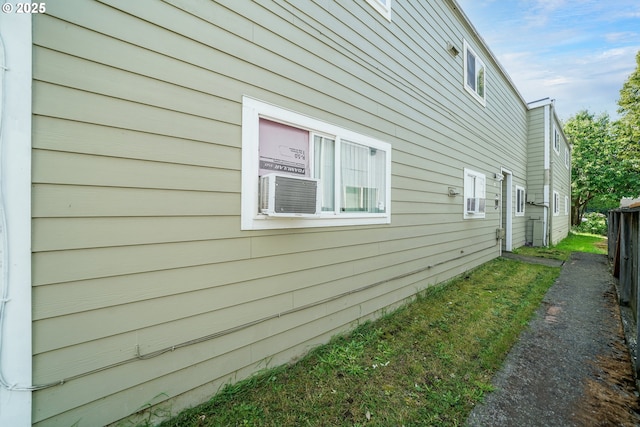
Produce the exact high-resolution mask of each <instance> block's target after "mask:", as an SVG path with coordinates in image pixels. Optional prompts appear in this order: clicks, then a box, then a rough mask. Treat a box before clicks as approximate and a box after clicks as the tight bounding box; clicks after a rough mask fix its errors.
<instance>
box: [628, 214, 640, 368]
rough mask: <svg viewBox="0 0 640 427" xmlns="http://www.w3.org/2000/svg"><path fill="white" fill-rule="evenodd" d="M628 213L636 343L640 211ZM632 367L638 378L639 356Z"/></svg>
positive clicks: (639, 306) (638, 330) (638, 336)
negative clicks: (629, 216)
mask: <svg viewBox="0 0 640 427" xmlns="http://www.w3.org/2000/svg"><path fill="white" fill-rule="evenodd" d="M630 215H632V217H633V221H632V227H631V233H632V238H631V240H632V242H631V246H632V248H633V249H632V252H633V253H632V254H631V255H632V259H631V277H630V279H631V283H630V286H631V287H632V289H633V292H634V293H635V305H636V306H635V310H634V312H633V313H634V317H635V325H636V343H637V342H639V341H638V339H640V328H638V319H640V292H639V290H640V211H639V210H636V211H635V212H633V213H631V214H630ZM634 368H635V374H636V378H640V377H638V374H639V373H640V358H638V357H635V362H634Z"/></svg>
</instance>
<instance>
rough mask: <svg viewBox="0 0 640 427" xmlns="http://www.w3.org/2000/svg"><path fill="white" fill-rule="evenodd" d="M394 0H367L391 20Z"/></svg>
mask: <svg viewBox="0 0 640 427" xmlns="http://www.w3.org/2000/svg"><path fill="white" fill-rule="evenodd" d="M392 1H393V0H386V1H380V0H367V3H369V4H370V5H371V6H372V7H373V8H374V9H375V10H377V11H378V13H380V15H382V16H384V18H385V19H386V20H387V21H389V22H391V2H392Z"/></svg>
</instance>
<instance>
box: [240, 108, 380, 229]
mask: <svg viewBox="0 0 640 427" xmlns="http://www.w3.org/2000/svg"><path fill="white" fill-rule="evenodd" d="M261 117H262V118H266V119H269V120H273V121H277V122H280V123H284V124H289V125H291V126H294V127H298V128H301V129H307V130H310V131H314V132H317V133H322V134H325V135H334V136H339V137H341V138H343V139H347V140H349V141H352V142H355V143H360V144H363V145H367V146H369V147H373V148H376V149H378V150H383V151H385V152H386V154H387V155H386V158H385V161H386V164H385V170H386V177H385V184H386V191H385V193H386V194H385V197H386V200H385V212H382V213H364V212H349V213H340V214H336V213H334V212H322V213H321V214H319V215H318V216H315V217H313V218H274V217H269V216H267V215H263V214H260V213H258V196H259V184H258V176H259V175H258V173H259V170H258V169H259V154H258V146H259V138H258V135H259V134H258V123H259V119H260V118H261ZM389 223H391V144H389V143H387V142H384V141H380V140H378V139H375V138H371V137H368V136H366V135H362V134H359V133H357V132H353V131H350V130H347V129H344V128H341V127H339V126H335V125H332V124H330V123H326V122H323V121H321V120H318V119H314V118H312V117H309V116H305V115H303V114H299V113H296V112H293V111H290V110H286V109H284V108H281V107H277V106H275V105H273V104H268V103H266V102H263V101H259V100H257V99H253V98H250V97H248V96H243V98H242V194H241V229H242V230H270V229H280V228H311V227H333V226H348V225H364V224H389Z"/></svg>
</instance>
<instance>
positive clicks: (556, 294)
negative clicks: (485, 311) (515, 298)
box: [467, 253, 639, 427]
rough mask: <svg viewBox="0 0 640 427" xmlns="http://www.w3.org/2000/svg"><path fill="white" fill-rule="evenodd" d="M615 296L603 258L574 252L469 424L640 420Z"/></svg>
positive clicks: (626, 423)
mask: <svg viewBox="0 0 640 427" xmlns="http://www.w3.org/2000/svg"><path fill="white" fill-rule="evenodd" d="M616 301H617V298H616V294H615V287H614V279H613V278H612V277H611V275H610V273H609V268H608V265H607V258H606V256H605V255H596V254H588V253H574V254H572V256H571V258H570V259H569V261H567V262H566V263H565V264H564V266H563V267H562V272H561V274H560V276H559V278H558V280H557V281H556V283H555V284H554V285H553V286H552V287H551V288H550V289H549V291H548V292H547V294H546V296H545V298H544V300H543V302H542V305H541V306H540V308H539V309H538V311H537V313H536V315H535V316H534V318H533V319H532V321H531V322H530V324H529V327H528V329H527V330H525V331H524V332H523V333H522V335H521V336H520V339H519V341H518V343H516V345H515V346H514V347H513V349H512V350H511V352H510V353H509V355H508V357H507V360H506V362H505V365H504V366H503V368H502V370H501V371H500V372H499V373H498V374H497V375H496V377H495V378H494V386H495V391H494V392H492V393H489V394H488V395H487V397H486V399H485V402H484V403H483V404H482V405H479V406H477V407H476V408H475V409H474V410H473V412H472V413H471V415H470V417H469V419H468V420H467V424H468V426H491V427H494V426H522V427H524V426H553V427H558V426H590V425H592V426H599V425H602V426H605V425H606V426H609V425H622V426H634V425H639V419H638V416H637V412H636V411H637V410H638V398H637V395H636V394H635V382H634V379H633V374H632V369H631V362H630V359H629V355H628V351H627V349H626V346H625V345H624V334H623V332H622V328H621V321H620V315H619V310H618V307H617V304H616ZM611 395H613V397H611Z"/></svg>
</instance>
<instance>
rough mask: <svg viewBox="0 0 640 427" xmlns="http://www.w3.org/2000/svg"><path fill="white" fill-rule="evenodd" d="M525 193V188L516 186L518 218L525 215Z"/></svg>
mask: <svg viewBox="0 0 640 427" xmlns="http://www.w3.org/2000/svg"><path fill="white" fill-rule="evenodd" d="M524 202H525V192H524V188H523V187H520V186H519V185H516V216H523V215H524Z"/></svg>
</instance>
